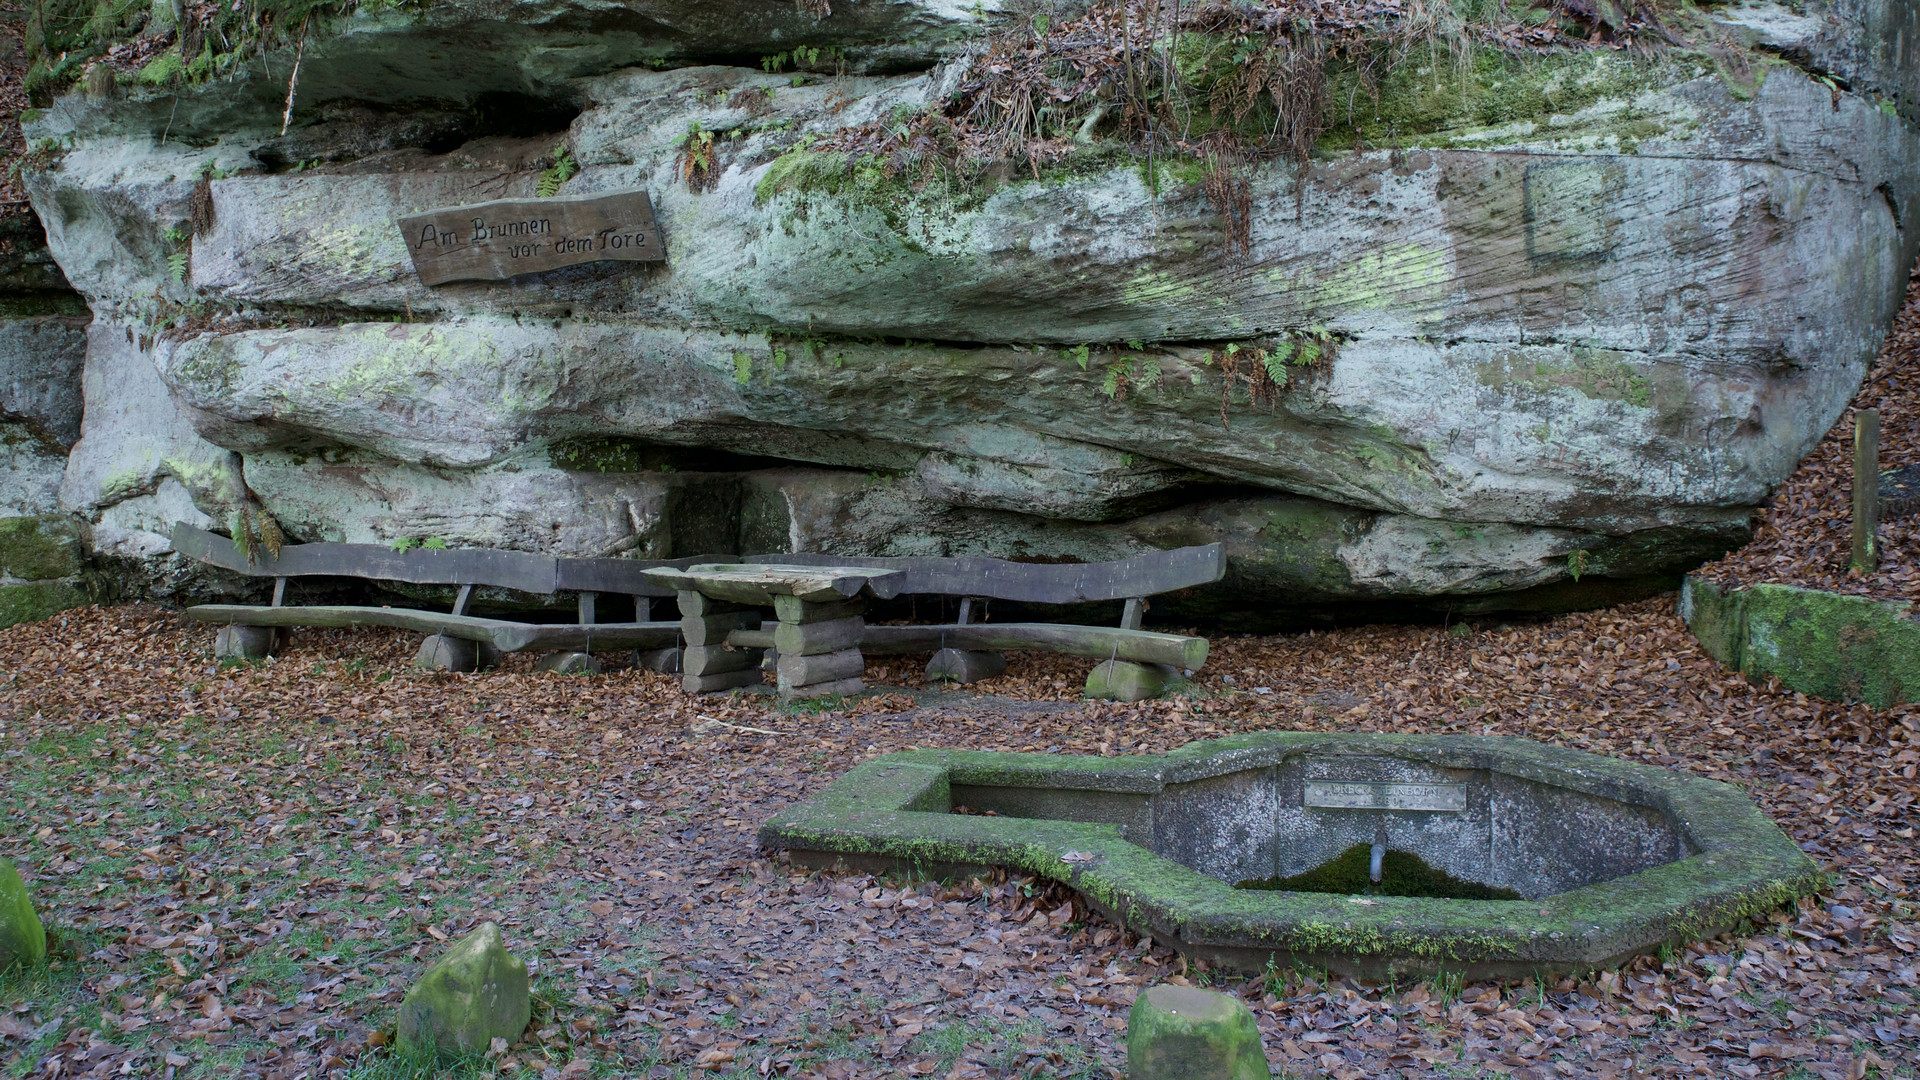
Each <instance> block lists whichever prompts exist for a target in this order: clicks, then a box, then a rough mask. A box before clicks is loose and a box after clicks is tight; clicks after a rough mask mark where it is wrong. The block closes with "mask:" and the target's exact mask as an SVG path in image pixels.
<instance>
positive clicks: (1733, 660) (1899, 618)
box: [1680, 575, 1920, 709]
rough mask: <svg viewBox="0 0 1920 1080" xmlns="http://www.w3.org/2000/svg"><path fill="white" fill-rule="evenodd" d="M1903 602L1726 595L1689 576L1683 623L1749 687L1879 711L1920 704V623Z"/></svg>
mask: <svg viewBox="0 0 1920 1080" xmlns="http://www.w3.org/2000/svg"><path fill="white" fill-rule="evenodd" d="M1913 616H1914V612H1913V605H1911V604H1908V603H1906V602H1905V601H1895V600H1874V599H1872V598H1870V597H1864V596H1844V595H1841V594H1839V593H1830V592H1822V591H1820V590H1818V589H1801V588H1795V587H1794V586H1791V585H1751V586H1747V587H1745V588H1733V589H1729V588H1725V587H1722V586H1720V585H1717V584H1715V583H1713V582H1711V581H1708V580H1706V579H1704V578H1699V577H1694V576H1691V575H1689V576H1688V578H1687V579H1686V583H1685V584H1684V585H1683V586H1682V588H1681V592H1680V617H1681V618H1682V619H1684V620H1685V621H1686V624H1687V628H1688V629H1689V630H1691V631H1692V632H1693V635H1694V637H1695V638H1697V639H1699V641H1700V645H1701V647H1702V648H1703V649H1705V650H1706V651H1707V654H1708V655H1710V656H1712V657H1713V658H1714V659H1716V660H1718V661H1720V662H1721V663H1723V664H1726V665H1727V666H1728V667H1732V668H1735V669H1737V670H1739V672H1740V673H1741V674H1743V675H1745V676H1746V677H1747V678H1748V679H1749V680H1751V681H1753V682H1756V683H1761V682H1765V681H1766V680H1767V679H1770V678H1771V679H1779V680H1780V681H1781V682H1782V683H1785V684H1786V685H1787V686H1789V687H1792V688H1793V689H1795V690H1798V691H1800V692H1801V693H1803V694H1810V695H1812V696H1814V697H1819V698H1825V699H1827V700H1828V701H1862V702H1865V703H1867V704H1868V705H1872V706H1873V707H1874V708H1877V709H1884V708H1888V707H1891V706H1894V705H1899V704H1902V703H1905V702H1910V701H1920V622H1916V621H1915V620H1914V617H1913Z"/></svg>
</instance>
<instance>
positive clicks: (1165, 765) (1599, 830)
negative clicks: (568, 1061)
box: [760, 732, 1825, 977]
mask: <svg viewBox="0 0 1920 1080" xmlns="http://www.w3.org/2000/svg"><path fill="white" fill-rule="evenodd" d="M956 806H961V807H965V808H967V809H969V810H972V811H977V812H978V813H968V814H957V813H954V812H953V811H954V808H955V807H956ZM989 812H990V813H989ZM1383 834H1384V839H1385V844H1386V848H1387V849H1388V850H1390V851H1395V852H1404V853H1407V854H1411V855H1415V856H1418V857H1419V858H1420V859H1421V860H1423V861H1424V862H1426V863H1427V864H1428V865H1429V866H1431V867H1433V868H1434V869H1436V870H1439V871H1441V872H1443V873H1446V874H1448V875H1451V876H1452V877H1454V878H1457V879H1460V880H1462V881H1467V882H1473V883H1477V884H1480V885H1486V886H1491V887H1494V888H1499V889H1507V890H1511V891H1512V892H1513V893H1515V894H1517V895H1518V896H1519V897H1520V898H1521V899H1518V900H1447V899H1432V898H1420V897H1408V896H1390V895H1336V894H1330V893H1324V892H1291V891H1282V890H1262V889H1241V888H1235V887H1234V886H1235V885H1236V884H1239V883H1244V882H1249V881H1253V880H1261V879H1285V878H1291V877H1293V876H1295V875H1297V874H1300V873H1303V872H1305V871H1309V870H1313V869H1314V868H1316V867H1319V866H1321V865H1323V864H1325V863H1327V862H1328V861H1329V860H1331V859H1333V858H1335V857H1336V856H1338V855H1340V854H1341V853H1342V852H1343V851H1346V850H1348V849H1349V848H1351V847H1353V846H1354V845H1360V844H1367V845H1370V844H1373V843H1375V842H1377V841H1379V840H1380V839H1381V838H1382V836H1383ZM760 837H761V842H762V843H763V844H764V845H766V846H768V847H783V848H786V849H788V850H789V851H790V852H792V855H793V858H794V860H795V861H796V862H798V863H801V864H803V865H815V866H832V865H836V864H844V865H846V866H848V867H851V868H856V869H869V870H877V869H911V870H918V871H921V872H926V873H933V874H944V873H953V872H971V871H976V870H979V869H981V868H984V867H988V866H1005V867H1009V868H1012V869H1017V870H1024V871H1027V872H1030V873H1034V874H1038V875H1041V876H1044V877H1049V878H1053V879H1056V880H1059V881H1062V882H1065V883H1067V884H1069V885H1071V886H1073V887H1074V888H1076V889H1078V890H1079V891H1080V892H1082V893H1083V894H1084V895H1085V896H1086V897H1087V899H1088V900H1089V901H1090V902H1091V903H1092V904H1093V905H1094V906H1095V907H1096V908H1098V909H1100V910H1101V911H1102V912H1103V913H1105V914H1106V915H1107V916H1108V917H1109V918H1111V919H1113V920H1115V921H1116V922H1119V923H1122V924H1124V925H1126V926H1127V927H1128V928H1129V929H1132V930H1134V931H1136V932H1138V933H1140V934H1143V935H1148V936H1151V937H1153V938H1155V939H1156V940H1158V941H1160V942H1161V943H1163V944H1165V945H1169V946H1171V947H1173V948H1175V949H1178V950H1180V951H1181V952H1183V953H1186V954H1188V955H1191V956H1194V957H1198V958H1206V959H1209V960H1212V961H1214V962H1216V963H1219V964H1222V965H1225V966H1228V967H1231V968H1235V969H1239V970H1243V971H1249V972H1258V971H1261V970H1264V969H1265V968H1266V966H1267V965H1268V964H1269V963H1278V964H1281V965H1286V964H1291V963H1305V964H1310V965H1313V966H1316V967H1326V968H1329V969H1331V970H1334V971H1338V972H1341V973H1343V974H1351V975H1361V976H1371V977H1385V976H1389V975H1414V976H1419V975H1429V974H1434V973H1437V972H1439V971H1457V972H1461V973H1464V974H1466V975H1468V976H1471V977H1483V976H1517V975H1525V974H1544V973H1548V972H1578V971H1584V970H1590V969H1593V968H1597V967H1604V966H1610V965H1614V964H1618V963H1620V962H1622V961H1624V960H1626V959H1628V958H1631V957H1633V956H1635V955H1637V954H1640V953H1647V952H1653V951H1656V950H1658V949H1659V948H1660V947H1661V946H1663V945H1668V944H1674V945H1677V944H1681V943H1684V942H1686V941H1689V940H1694V939H1697V938H1701V937H1709V936H1712V935H1714V934H1717V933H1719V932H1721V931H1723V930H1727V929H1731V928H1733V927H1734V926H1736V925H1738V924H1740V923H1742V922H1743V921H1745V920H1746V919H1749V918H1751V917H1753V916H1755V915H1759V914H1762V913H1764V912H1765V911H1767V910H1769V909H1771V908H1774V907H1777V906H1780V905H1783V904H1788V903H1791V902H1792V901H1793V900H1794V899H1796V898H1798V897H1800V896H1803V895H1809V894H1811V893H1813V892H1815V891H1817V890H1818V889H1819V888H1820V887H1821V885H1822V884H1823V883H1824V881H1825V875H1824V873H1823V872H1822V871H1821V870H1820V868H1819V867H1818V866H1817V865H1816V864H1814V863H1813V861H1812V860H1810V859H1808V858H1807V857H1806V855H1804V854H1803V853H1802V852H1801V851H1800V850H1799V848H1797V847H1796V846H1794V844H1793V842H1792V841H1791V840H1789V839H1788V838H1787V837H1786V835H1785V834H1783V833H1782V832H1781V831H1780V830H1779V828H1778V827H1777V826H1775V825H1774V824H1773V822H1772V821H1771V820H1769V819H1768V818H1767V817H1766V816H1765V815H1764V814H1762V813H1761V812H1760V811H1759V810H1758V809H1757V808H1755V807H1754V806H1753V804H1752V803H1751V802H1750V801H1749V800H1748V799H1747V797H1746V796H1745V795H1744V794H1743V793H1741V792H1740V791H1739V790H1738V789H1737V788H1734V787H1731V786H1729V785H1726V784H1721V783H1717V782H1715V781H1711V780H1701V779H1697V778H1694V777H1689V776H1685V775H1682V774H1679V773H1674V772H1670V771H1668V770H1665V769H1658V768H1654V767H1652V766H1646V765H1637V764H1633V763H1630V762H1623V761H1616V760H1614V759H1611V758H1604V757H1599V756H1596V755H1593V754H1584V753H1580V752H1578V751H1572V750H1563V749H1559V748H1556V747H1550V746H1545V745H1542V744H1539V743H1534V742H1530V741H1528V740H1525V739H1513V738H1492V737H1474V736H1418V735H1401V736H1395V735H1322V734H1301V733H1289V732H1263V733H1259V734H1254V735H1246V736H1239V737H1235V738H1230V739H1221V740H1216V741H1212V742H1204V743H1196V744H1193V745H1191V746H1187V747H1183V748H1182V749H1180V750H1176V751H1174V752H1172V753H1169V754H1163V755H1143V756H1136V757H1122V758H1098V757H1072V756H1064V755H1056V754H1009V753H982V752H967V751H914V752H910V753H905V754H890V755H887V756H885V757H881V758H876V759H874V760H873V761H869V762H867V763H865V764H863V765H861V766H859V767H857V768H855V769H853V770H852V771H850V772H848V773H847V774H846V775H845V776H843V777H841V778H840V779H839V780H837V781H835V782H834V783H833V784H832V785H831V786H830V787H829V788H828V789H827V790H826V791H824V792H822V793H821V794H820V795H818V796H816V797H815V798H813V799H811V800H809V801H808V802H806V803H803V804H801V805H799V806H796V807H793V808H790V809H788V810H787V811H785V812H783V813H781V814H780V815H778V816H777V817H775V818H774V819H772V820H771V821H769V822H768V823H767V824H766V826H764V827H763V828H762V829H761V834H760Z"/></svg>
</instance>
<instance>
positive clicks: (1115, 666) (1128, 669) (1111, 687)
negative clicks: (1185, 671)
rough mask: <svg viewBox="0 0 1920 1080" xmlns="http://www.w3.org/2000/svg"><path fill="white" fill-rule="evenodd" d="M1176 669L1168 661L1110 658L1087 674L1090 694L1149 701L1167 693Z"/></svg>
mask: <svg viewBox="0 0 1920 1080" xmlns="http://www.w3.org/2000/svg"><path fill="white" fill-rule="evenodd" d="M1173 676H1174V669H1173V668H1171V667H1168V666H1167V665H1165V664H1133V663H1129V662H1127V661H1125V660H1108V661H1106V662H1105V663H1102V664H1099V665H1097V666H1095V667H1094V669H1093V670H1092V671H1091V672H1088V673H1087V696H1088V697H1090V698H1096V699H1099V700H1102V701H1145V700H1146V699H1148V698H1156V697H1159V696H1160V695H1161V694H1162V693H1164V692H1166V689H1167V680H1169V679H1171V678H1173Z"/></svg>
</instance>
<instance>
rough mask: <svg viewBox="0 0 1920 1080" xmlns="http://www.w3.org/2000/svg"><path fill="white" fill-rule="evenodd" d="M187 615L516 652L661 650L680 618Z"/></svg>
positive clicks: (248, 610)
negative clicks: (390, 631)
mask: <svg viewBox="0 0 1920 1080" xmlns="http://www.w3.org/2000/svg"><path fill="white" fill-rule="evenodd" d="M187 616H188V617H189V618H192V619H197V620H199V621H200V622H205V623H227V624H239V625H241V626H319V627H347V626H390V627H393V628H394V629H396V630H413V631H417V632H419V633H422V634H445V635H447V636H448V637H457V638H464V639H465V640H468V641H486V642H491V643H492V644H493V645H494V646H495V647H497V648H499V649H500V650H501V651H503V652H519V651H521V650H523V649H554V650H568V651H577V652H586V651H590V650H591V649H643V648H660V647H664V646H668V645H672V644H674V643H675V642H677V641H679V640H680V623H679V620H674V621H672V622H644V623H594V624H592V625H581V624H579V623H519V622H509V621H507V620H505V619H483V618H479V617H478V616H474V615H448V614H445V613H443V612H436V611H417V610H414V609H412V608H379V607H344V606H342V607H261V606H257V605H252V604H201V605H199V606H198V607H190V608H188V609H187Z"/></svg>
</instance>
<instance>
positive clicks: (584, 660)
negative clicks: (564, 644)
mask: <svg viewBox="0 0 1920 1080" xmlns="http://www.w3.org/2000/svg"><path fill="white" fill-rule="evenodd" d="M534 667H535V668H537V669H538V670H540V671H557V672H559V673H560V674H562V675H598V674H600V661H598V660H595V659H594V658H593V655H592V654H591V653H583V652H551V653H548V654H547V655H545V656H543V657H541V658H540V662H539V663H537V664H535V665H534Z"/></svg>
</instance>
